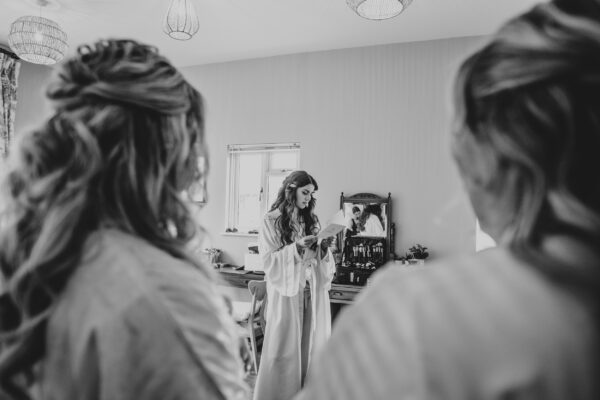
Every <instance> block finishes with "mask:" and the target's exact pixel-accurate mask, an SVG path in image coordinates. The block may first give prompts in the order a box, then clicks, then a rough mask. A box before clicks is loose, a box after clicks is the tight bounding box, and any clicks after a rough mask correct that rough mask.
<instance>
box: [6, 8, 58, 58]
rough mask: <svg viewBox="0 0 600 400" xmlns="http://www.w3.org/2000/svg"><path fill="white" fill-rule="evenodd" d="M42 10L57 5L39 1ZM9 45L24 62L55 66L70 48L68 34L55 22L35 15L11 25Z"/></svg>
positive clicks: (22, 18) (21, 18)
mask: <svg viewBox="0 0 600 400" xmlns="http://www.w3.org/2000/svg"><path fill="white" fill-rule="evenodd" d="M36 5H38V6H39V7H40V14H41V8H42V7H46V6H48V5H56V2H54V3H52V2H50V1H48V0H37V4H36ZM8 44H9V46H10V48H11V50H12V51H14V52H15V54H16V55H17V56H18V57H19V58H20V59H22V60H25V61H28V62H30V63H34V64H43V65H49V64H55V63H57V62H59V61H60V60H62V59H63V57H64V56H65V53H66V51H67V48H68V43H67V34H66V33H65V31H63V30H62V29H61V27H60V26H59V25H58V24H57V23H56V22H54V21H52V20H51V19H48V18H43V17H42V16H41V15H40V16H35V15H26V16H23V17H20V18H17V20H16V21H14V22H13V23H12V24H11V25H10V31H9V33H8Z"/></svg>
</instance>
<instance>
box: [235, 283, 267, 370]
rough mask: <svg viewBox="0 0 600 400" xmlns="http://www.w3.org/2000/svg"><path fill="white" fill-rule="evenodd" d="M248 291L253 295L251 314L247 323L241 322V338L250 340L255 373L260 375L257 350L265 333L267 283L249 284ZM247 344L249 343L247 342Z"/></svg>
mask: <svg viewBox="0 0 600 400" xmlns="http://www.w3.org/2000/svg"><path fill="white" fill-rule="evenodd" d="M248 290H249V291H250V294H251V295H252V301H251V303H250V313H249V315H248V318H247V319H246V320H245V321H241V322H239V323H238V324H239V326H240V336H242V337H243V338H245V339H249V340H250V349H249V350H250V351H249V353H250V356H251V358H252V366H253V367H254V372H255V373H258V367H259V363H260V360H259V357H258V350H257V338H258V337H260V336H261V335H264V333H265V326H266V319H265V314H266V306H267V283H266V282H265V281H250V282H248ZM246 343H247V342H246Z"/></svg>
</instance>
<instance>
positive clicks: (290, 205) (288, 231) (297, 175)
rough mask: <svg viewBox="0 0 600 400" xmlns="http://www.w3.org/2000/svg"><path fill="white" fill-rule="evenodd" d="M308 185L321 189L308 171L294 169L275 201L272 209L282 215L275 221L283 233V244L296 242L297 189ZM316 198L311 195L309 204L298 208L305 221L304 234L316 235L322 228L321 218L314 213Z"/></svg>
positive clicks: (299, 214)
mask: <svg viewBox="0 0 600 400" xmlns="http://www.w3.org/2000/svg"><path fill="white" fill-rule="evenodd" d="M306 185H313V186H314V187H315V191H316V190H318V189H319V185H318V184H317V181H315V179H314V178H313V177H312V176H310V175H309V174H308V173H307V172H306V171H294V172H292V173H291V174H289V175H288V176H287V177H286V178H285V179H284V181H283V183H282V185H281V187H280V188H279V191H278V192H277V198H276V199H275V201H274V202H273V205H272V206H271V210H270V211H274V210H279V211H281V215H280V216H279V217H278V218H277V220H276V221H275V227H276V228H277V229H278V231H279V232H280V233H281V244H282V245H286V244H290V243H293V242H294V239H293V236H294V221H293V217H292V216H293V215H294V209H295V208H296V191H297V190H298V188H301V187H303V186H306ZM315 205H316V200H315V198H314V197H311V199H310V201H309V202H308V206H307V207H305V208H303V209H299V210H298V217H299V219H300V221H297V222H301V221H303V222H304V234H305V235H316V234H317V233H318V231H319V230H320V225H319V220H318V218H317V216H316V215H315V214H314V209H315Z"/></svg>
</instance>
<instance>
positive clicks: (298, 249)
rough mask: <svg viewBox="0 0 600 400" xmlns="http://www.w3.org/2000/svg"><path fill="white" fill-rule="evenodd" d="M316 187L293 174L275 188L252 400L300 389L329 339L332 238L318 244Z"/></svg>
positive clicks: (265, 238)
mask: <svg viewBox="0 0 600 400" xmlns="http://www.w3.org/2000/svg"><path fill="white" fill-rule="evenodd" d="M317 189H318V185H317V182H316V181H315V180H314V178H313V177H312V176H310V175H309V174H308V173H306V172H305V171H294V172H292V173H291V174H290V175H289V176H288V177H287V178H286V179H285V180H284V181H283V184H282V186H281V187H280V188H279V192H278V194H277V199H276V200H275V202H274V203H273V205H272V206H271V210H270V211H269V212H268V213H267V214H266V215H265V217H264V219H263V223H262V227H261V230H260V234H259V253H260V255H261V259H262V262H263V265H264V269H265V280H266V282H267V299H268V301H267V324H266V331H265V337H264V341H263V348H262V354H261V359H260V368H259V370H258V377H257V381H256V387H255V390H254V399H260V400H271V399H277V400H286V399H289V398H291V397H292V396H293V395H294V394H296V393H297V392H298V391H299V390H300V388H301V387H302V385H303V384H304V377H305V376H306V371H307V370H308V367H309V363H310V360H311V358H312V355H313V354H314V353H315V352H316V351H318V349H319V348H320V347H321V346H322V345H323V344H324V343H325V341H326V340H327V338H328V337H329V335H330V333H331V314H330V313H331V311H330V306H329V293H328V292H329V288H330V287H331V280H332V279H333V273H334V272H335V263H334V259H333V255H332V254H331V251H330V250H329V246H330V245H331V242H332V240H333V237H329V238H325V239H322V240H320V241H319V240H318V238H317V236H316V235H317V234H318V232H319V230H320V224H319V220H318V218H317V216H316V215H315V214H314V208H315V199H314V192H315V191H316V190H317Z"/></svg>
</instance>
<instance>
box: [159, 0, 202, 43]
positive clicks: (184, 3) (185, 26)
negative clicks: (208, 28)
mask: <svg viewBox="0 0 600 400" xmlns="http://www.w3.org/2000/svg"><path fill="white" fill-rule="evenodd" d="M199 28H200V23H199V21H198V14H196V9H195V8H194V4H193V3H192V0H172V1H171V5H170V6H169V9H168V10H167V14H166V15H165V20H164V24H163V30H164V32H165V33H166V34H167V35H169V36H170V37H172V38H173V39H177V40H189V39H191V38H192V36H194V35H195V34H196V32H198V29H199Z"/></svg>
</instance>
